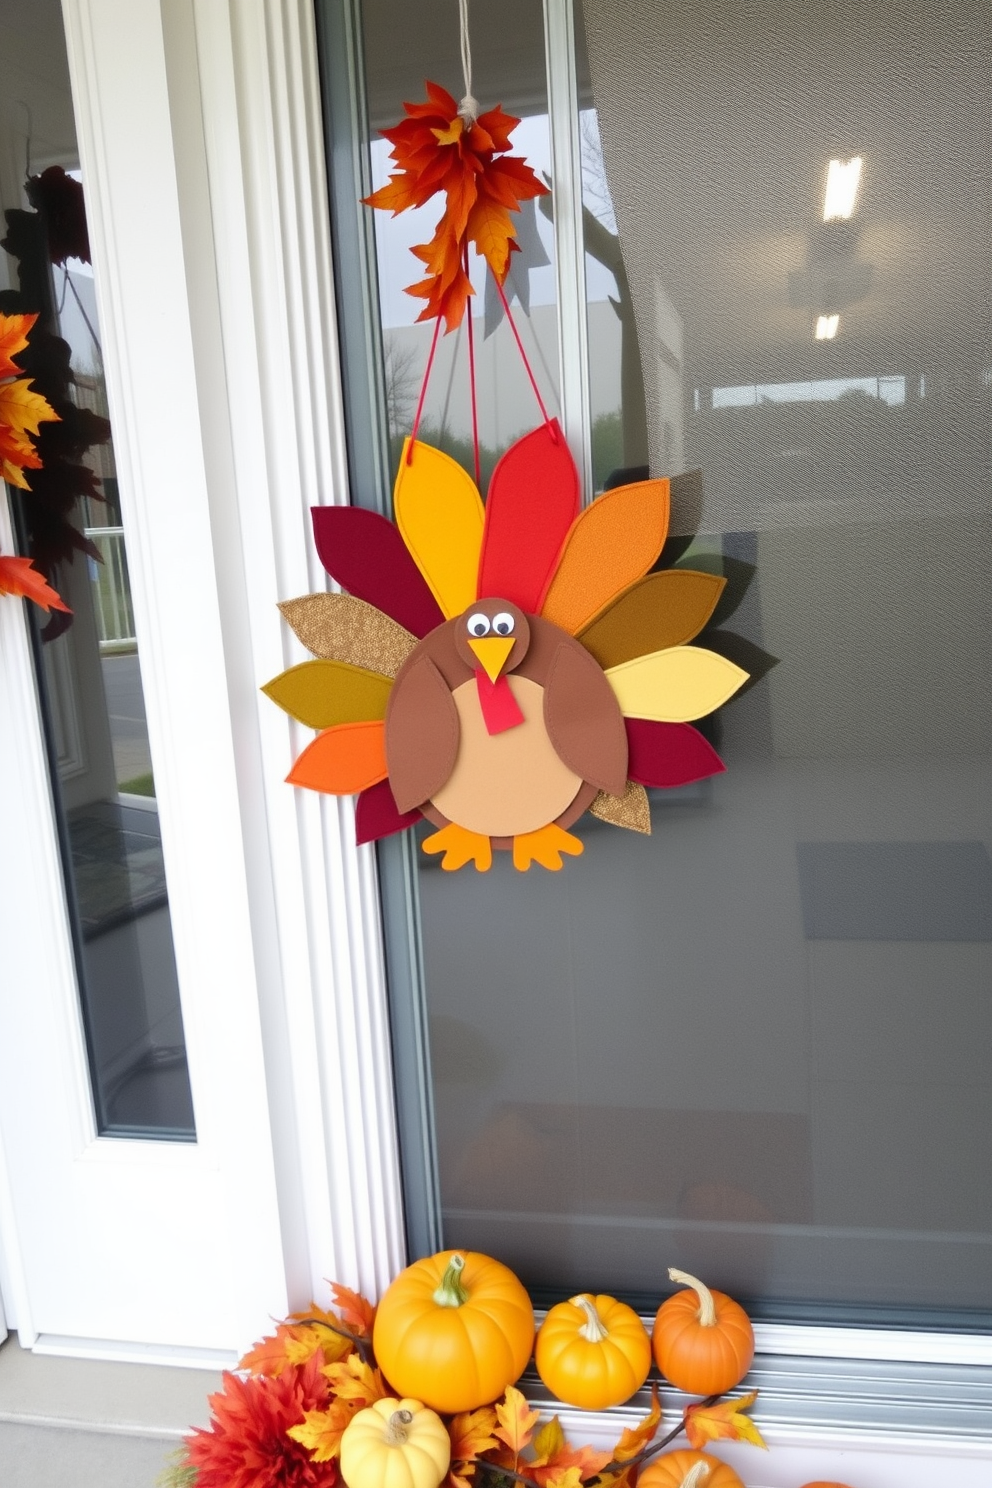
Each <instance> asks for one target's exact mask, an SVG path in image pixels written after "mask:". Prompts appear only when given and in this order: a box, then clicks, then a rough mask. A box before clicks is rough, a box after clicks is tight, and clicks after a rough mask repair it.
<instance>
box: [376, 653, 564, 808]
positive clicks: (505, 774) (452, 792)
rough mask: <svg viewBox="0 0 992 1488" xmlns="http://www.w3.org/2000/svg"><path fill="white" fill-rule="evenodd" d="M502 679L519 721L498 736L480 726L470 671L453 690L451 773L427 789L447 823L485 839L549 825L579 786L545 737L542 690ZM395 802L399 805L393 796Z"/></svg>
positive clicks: (521, 679) (513, 679) (517, 680)
mask: <svg viewBox="0 0 992 1488" xmlns="http://www.w3.org/2000/svg"><path fill="white" fill-rule="evenodd" d="M508 681H509V685H510V687H511V688H512V690H513V695H514V697H515V698H516V700H517V702H518V704H519V705H520V708H521V711H522V712H523V715H524V722H523V723H522V724H521V725H520V726H519V727H518V728H512V729H507V730H506V732H505V733H501V734H490V733H488V732H487V730H486V725H485V722H484V720H483V717H482V709H481V708H480V707H479V696H478V691H477V689H476V685H475V678H474V677H473V678H472V680H471V681H470V682H466V683H464V684H463V685H462V686H461V687H458V688H456V689H455V691H454V693H453V694H452V697H453V699H454V705H455V707H456V708H457V710H458V720H459V723H460V726H461V740H460V743H459V746H458V756H457V759H456V760H455V765H454V769H453V770H452V772H451V774H450V776H449V778H448V779H447V780H446V781H445V783H444V785H443V786H442V787H441V789H440V790H435V791H434V792H433V795H432V802H433V805H434V806H435V807H436V808H437V810H438V811H439V812H441V814H442V815H443V816H444V817H446V818H447V820H448V821H453V822H457V823H458V824H459V826H462V827H467V828H468V829H469V831H470V832H478V833H481V834H482V835H483V836H485V837H516V836H518V835H519V834H520V833H523V832H536V831H537V830H538V829H539V828H540V827H544V826H547V825H548V823H549V822H553V821H554V820H555V818H556V817H558V816H560V815H561V814H562V813H563V812H564V811H565V809H566V808H567V807H568V806H569V805H570V803H571V802H572V801H573V800H574V798H575V796H576V793H577V792H578V790H579V787H580V786H581V784H582V780H581V777H580V776H579V775H578V774H576V773H575V772H574V771H572V770H570V769H569V768H568V766H567V765H566V764H565V763H564V761H563V760H561V759H560V758H559V756H558V755H557V754H556V752H555V750H554V747H553V745H552V743H551V740H550V739H549V737H548V733H547V730H546V728H545V726H544V690H543V688H541V687H539V686H538V685H537V683H536V682H531V681H529V680H528V679H527V678H525V677H517V676H511V677H510V678H509V679H508ZM397 800H398V802H399V803H400V804H402V801H401V799H400V797H399V795H397Z"/></svg>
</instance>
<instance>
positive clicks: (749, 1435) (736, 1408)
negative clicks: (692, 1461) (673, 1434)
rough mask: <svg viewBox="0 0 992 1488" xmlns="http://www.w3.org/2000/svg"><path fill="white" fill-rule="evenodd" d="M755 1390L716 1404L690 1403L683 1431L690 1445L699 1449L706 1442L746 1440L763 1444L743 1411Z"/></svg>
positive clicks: (760, 1445)
mask: <svg viewBox="0 0 992 1488" xmlns="http://www.w3.org/2000/svg"><path fill="white" fill-rule="evenodd" d="M757 1398H758V1392H757V1390H751V1391H749V1392H748V1394H747V1395H738V1396H737V1398H736V1399H735V1400H722V1401H720V1403H719V1404H718V1405H690V1406H689V1407H688V1408H687V1410H686V1413H685V1434H686V1436H687V1437H688V1438H689V1445H690V1446H692V1447H695V1449H696V1451H697V1452H698V1451H702V1449H703V1447H705V1445H706V1443H707V1442H711V1441H719V1440H720V1439H721V1438H724V1439H725V1440H727V1441H746V1442H750V1443H751V1445H752V1446H755V1447H763V1446H764V1445H765V1443H764V1440H763V1439H762V1436H761V1432H760V1431H759V1430H758V1428H757V1426H755V1424H754V1422H753V1421H752V1420H751V1418H750V1416H746V1415H745V1414H744V1412H745V1411H746V1410H748V1409H749V1408H750V1407H751V1406H752V1405H753V1404H754V1402H755V1400H757Z"/></svg>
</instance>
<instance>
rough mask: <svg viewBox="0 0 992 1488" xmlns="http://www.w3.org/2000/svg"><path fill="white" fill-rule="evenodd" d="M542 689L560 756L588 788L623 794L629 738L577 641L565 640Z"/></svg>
mask: <svg viewBox="0 0 992 1488" xmlns="http://www.w3.org/2000/svg"><path fill="white" fill-rule="evenodd" d="M544 687H545V691H544V722H545V726H546V728H547V730H548V735H549V737H550V739H551V742H552V744H553V745H554V748H555V752H556V753H557V754H558V756H559V758H561V759H562V760H564V762H565V764H566V765H568V767H569V769H571V770H574V771H575V773H576V774H577V775H580V776H581V777H582V779H583V780H586V781H588V782H589V784H590V785H595V786H596V787H598V789H599V790H601V791H607V792H608V793H609V794H610V795H611V796H622V795H623V793H624V788H625V786H626V783H627V734H626V730H625V729H624V723H623V717H622V715H621V713H620V709H619V707H618V705H617V700H616V698H615V697H614V695H613V689H612V688H611V687H610V684H609V682H608V681H607V680H606V677H605V676H604V675H603V672H602V671H601V669H600V667H599V666H598V665H597V664H596V662H595V661H594V660H593V659H592V657H591V656H590V655H589V653H588V651H586V650H585V649H584V648H583V647H582V646H580V645H579V644H578V642H576V641H573V640H572V639H571V638H570V637H562V639H561V642H560V644H559V646H558V648H557V650H556V652H555V654H554V657H553V659H552V661H551V666H550V668H549V670H548V674H547V678H546V681H545V684H544Z"/></svg>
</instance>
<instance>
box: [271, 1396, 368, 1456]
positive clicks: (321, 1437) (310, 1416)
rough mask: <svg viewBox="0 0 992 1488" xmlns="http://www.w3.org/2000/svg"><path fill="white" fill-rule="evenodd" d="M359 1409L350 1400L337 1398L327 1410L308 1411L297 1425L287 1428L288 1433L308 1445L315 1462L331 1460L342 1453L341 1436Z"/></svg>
mask: <svg viewBox="0 0 992 1488" xmlns="http://www.w3.org/2000/svg"><path fill="white" fill-rule="evenodd" d="M358 1409H359V1407H358V1406H357V1405H354V1404H353V1403H352V1402H351V1401H349V1400H335V1401H333V1402H332V1403H331V1405H330V1406H328V1408H327V1410H322V1411H307V1412H306V1414H305V1416H304V1417H303V1420H302V1421H301V1422H300V1423H299V1424H298V1425H297V1426H288V1427H287V1428H286V1434H287V1435H288V1436H291V1437H292V1438H293V1440H294V1441H298V1442H299V1443H300V1445H301V1446H304V1447H306V1448H307V1450H308V1451H309V1452H310V1455H311V1458H312V1460H313V1461H314V1462H330V1461H331V1460H332V1458H334V1457H337V1456H339V1455H340V1452H341V1438H342V1436H343V1435H344V1433H345V1428H346V1427H347V1425H348V1422H349V1421H350V1420H351V1418H352V1416H354V1415H355V1413H356V1411H357V1410H358Z"/></svg>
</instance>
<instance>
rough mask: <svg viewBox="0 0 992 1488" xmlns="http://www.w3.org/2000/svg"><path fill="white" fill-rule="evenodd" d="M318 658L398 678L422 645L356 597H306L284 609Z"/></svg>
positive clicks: (347, 595) (386, 616)
mask: <svg viewBox="0 0 992 1488" xmlns="http://www.w3.org/2000/svg"><path fill="white" fill-rule="evenodd" d="M279 609H280V610H281V611H282V613H283V615H284V616H285V618H286V620H287V622H288V623H289V625H290V626H291V627H292V629H293V631H294V633H295V634H296V636H297V637H298V638H299V639H300V640H301V641H302V642H303V644H304V646H306V648H307V650H308V651H310V652H311V653H312V654H313V655H314V656H319V657H321V658H323V659H324V660H326V661H347V662H349V663H350V664H351V665H352V666H356V667H364V668H365V669H366V671H370V672H378V673H379V674H380V676H383V677H395V676H396V673H397V672H398V671H399V669H400V667H401V666H402V665H403V663H404V661H406V659H407V657H408V656H409V655H410V652H411V651H412V650H413V648H414V646H416V644H417V638H416V636H412V635H411V634H410V632H409V631H408V630H404V629H403V627H402V625H397V623H396V621H395V620H390V618H389V616H388V615H384V614H383V613H382V611H381V610H377V609H376V607H375V605H370V604H367V603H366V602H365V600H364V599H355V598H354V596H353V595H351V594H304V595H302V596H301V597H300V598H299V599H287V600H284V602H283V603H282V604H281V605H280V606H279Z"/></svg>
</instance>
